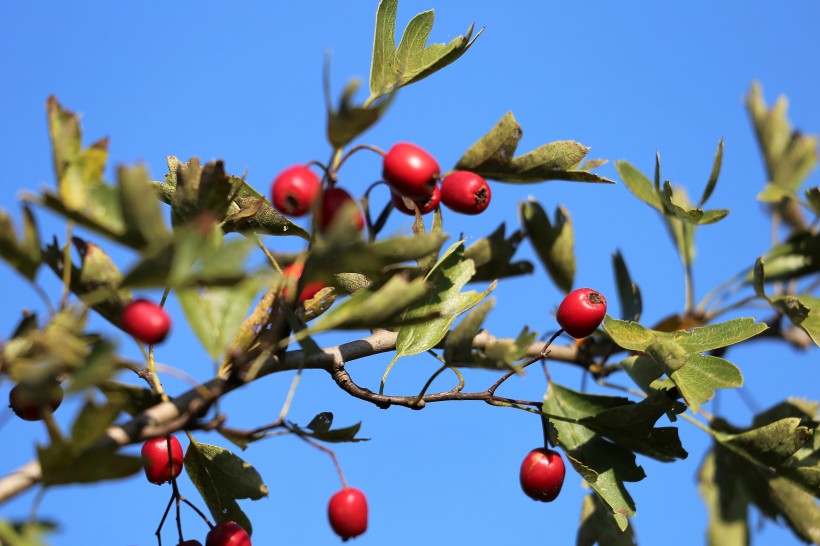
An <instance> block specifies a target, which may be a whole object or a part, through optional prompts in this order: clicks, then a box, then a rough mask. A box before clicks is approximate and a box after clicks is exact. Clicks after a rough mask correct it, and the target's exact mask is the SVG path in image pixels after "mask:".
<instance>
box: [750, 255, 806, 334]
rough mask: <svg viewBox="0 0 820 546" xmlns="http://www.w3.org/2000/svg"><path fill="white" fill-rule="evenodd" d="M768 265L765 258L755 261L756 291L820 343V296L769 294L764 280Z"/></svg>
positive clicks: (754, 282) (754, 283) (754, 277)
mask: <svg viewBox="0 0 820 546" xmlns="http://www.w3.org/2000/svg"><path fill="white" fill-rule="evenodd" d="M768 269H769V268H768V265H764V260H763V258H758V259H757V260H756V261H755V265H754V268H753V270H752V272H753V276H752V282H753V285H754V289H755V293H756V294H757V295H758V296H759V297H761V298H765V299H766V300H767V301H768V302H769V303H770V304H771V306H772V307H774V308H775V309H776V310H777V311H778V312H780V313H782V314H783V315H784V316H785V317H786V318H788V319H789V321H791V323H792V324H794V325H795V326H797V327H799V328H802V329H803V330H804V331H805V332H806V333H807V334H808V335H809V337H811V339H812V341H814V343H815V345H820V298H817V297H814V296H808V295H805V296H802V295H801V296H790V295H786V296H767V295H766V291H765V286H764V281H765V279H766V278H767V274H766V271H768Z"/></svg>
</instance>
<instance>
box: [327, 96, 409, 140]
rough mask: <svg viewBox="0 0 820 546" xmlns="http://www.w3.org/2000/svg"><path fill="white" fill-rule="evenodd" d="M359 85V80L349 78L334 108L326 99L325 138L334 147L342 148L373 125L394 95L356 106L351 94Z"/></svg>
mask: <svg viewBox="0 0 820 546" xmlns="http://www.w3.org/2000/svg"><path fill="white" fill-rule="evenodd" d="M360 85H361V82H360V81H359V80H351V81H350V82H349V83H348V84H347V85H346V86H345V89H344V92H343V93H342V97H341V99H339V107H338V108H337V109H336V110H334V109H333V107H332V106H331V104H330V100H329V99H328V109H327V138H328V140H329V141H330V145H331V146H333V148H334V149H340V148H344V147H345V146H347V145H348V144H350V143H351V142H352V141H353V140H354V139H355V138H356V137H358V136H359V135H361V134H362V133H364V132H365V131H366V130H367V129H369V128H370V127H371V126H373V124H375V123H376V122H377V121H378V120H379V118H381V116H383V115H384V113H385V112H386V111H387V108H388V107H389V106H390V103H391V102H392V101H393V97H395V95H390V96H389V97H388V98H387V99H386V100H383V101H378V102H376V103H372V104H371V105H370V106H366V107H365V106H356V105H355V104H354V103H353V96H354V95H355V94H356V91H357V90H358V89H359V86H360Z"/></svg>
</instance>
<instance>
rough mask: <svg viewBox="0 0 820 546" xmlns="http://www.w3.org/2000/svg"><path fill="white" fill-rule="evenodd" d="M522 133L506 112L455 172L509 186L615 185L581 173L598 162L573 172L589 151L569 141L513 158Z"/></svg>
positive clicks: (553, 143) (464, 157)
mask: <svg viewBox="0 0 820 546" xmlns="http://www.w3.org/2000/svg"><path fill="white" fill-rule="evenodd" d="M523 134H524V133H523V131H522V130H521V126H520V125H518V122H517V121H516V120H515V118H514V117H513V115H512V113H511V112H507V113H506V114H505V115H504V116H503V117H502V118H501V119H500V120H499V121H498V123H496V124H495V126H494V127H493V128H492V129H491V130H490V132H488V133H487V134H485V135H484V136H482V137H481V138H480V139H478V140H477V141H476V142H475V143H474V144H473V145H472V146H470V148H469V149H468V150H467V151H466V152H465V153H464V155H463V156H461V159H459V160H458V163H456V166H455V169H457V170H463V171H471V172H474V173H476V174H479V175H481V176H483V177H484V178H490V179H493V180H498V181H500V182H510V183H523V184H526V183H534V182H544V181H548V180H568V181H575V182H603V183H610V184H611V183H614V182H613V181H612V180H608V179H606V178H603V177H601V176H598V175H596V174H593V173H591V172H588V171H587V170H584V169H592V168H595V167H597V166H599V165H601V164H602V162H600V161H597V162H588V163H587V164H585V166H584V168H583V169H581V170H576V169H575V167H576V166H577V165H578V164H579V163H580V162H581V160H582V159H583V158H584V156H585V155H586V153H587V152H588V151H589V148H587V147H586V146H583V145H582V144H579V143H577V142H573V141H570V140H567V141H558V142H551V143H548V144H544V145H542V146H539V147H538V148H536V149H535V150H532V151H531V152H529V153H526V154H524V155H521V156H518V157H514V154H515V150H516V148H517V147H518V141H519V140H521V136H522V135H523Z"/></svg>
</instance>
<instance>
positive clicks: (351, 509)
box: [327, 487, 367, 540]
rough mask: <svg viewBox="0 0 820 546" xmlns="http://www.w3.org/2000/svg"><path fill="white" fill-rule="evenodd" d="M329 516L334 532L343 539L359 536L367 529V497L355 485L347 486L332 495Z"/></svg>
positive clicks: (328, 510)
mask: <svg viewBox="0 0 820 546" xmlns="http://www.w3.org/2000/svg"><path fill="white" fill-rule="evenodd" d="M327 517H328V519H329V520H330V526H331V527H332V528H333V532H334V533H336V534H337V535H339V536H340V537H341V538H342V540H348V539H350V538H353V537H357V536H359V535H361V534H362V533H364V532H365V531H367V499H366V498H365V496H364V493H362V492H361V491H360V490H358V489H356V488H355V487H345V488H344V489H342V490H341V491H337V492H336V493H334V494H333V496H332V497H330V502H329V503H328V505H327Z"/></svg>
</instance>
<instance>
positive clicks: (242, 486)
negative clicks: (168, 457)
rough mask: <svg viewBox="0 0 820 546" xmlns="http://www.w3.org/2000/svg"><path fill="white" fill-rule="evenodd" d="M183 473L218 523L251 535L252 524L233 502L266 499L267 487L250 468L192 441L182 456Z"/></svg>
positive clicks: (225, 453)
mask: <svg viewBox="0 0 820 546" xmlns="http://www.w3.org/2000/svg"><path fill="white" fill-rule="evenodd" d="M185 472H187V474H188V477H189V478H191V481H192V482H193V483H194V486H196V488H197V491H199V494H200V495H201V496H202V499H203V500H204V501H205V504H206V505H207V506H208V509H209V510H210V512H211V516H213V518H214V519H215V520H216V521H217V522H220V521H235V522H236V523H238V524H239V525H241V526H242V527H243V528H244V529H245V530H246V531H248V533H251V532H252V527H251V522H250V520H249V519H248V517H247V516H246V515H245V513H244V512H243V511H242V509H241V508H240V507H239V504H237V502H236V500H237V499H251V500H258V499H261V498H262V497H265V496H267V495H268V487H267V486H266V485H265V484H264V483H263V482H262V477H261V476H260V475H259V473H258V472H257V471H256V469H254V468H253V466H251V465H250V464H248V463H247V462H245V461H244V460H242V459H241V458H240V457H238V456H237V455H236V454H234V453H231V452H230V451H228V450H227V449H225V448H222V447H219V446H214V445H210V444H201V443H199V442H197V441H196V440H193V439H192V440H191V443H190V445H189V446H188V450H187V451H186V453H185Z"/></svg>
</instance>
